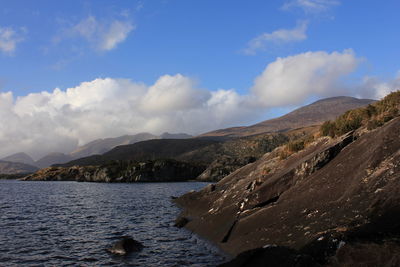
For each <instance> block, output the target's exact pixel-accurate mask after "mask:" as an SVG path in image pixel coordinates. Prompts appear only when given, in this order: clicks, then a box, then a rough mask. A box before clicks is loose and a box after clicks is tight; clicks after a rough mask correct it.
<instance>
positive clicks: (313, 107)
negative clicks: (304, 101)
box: [200, 96, 374, 137]
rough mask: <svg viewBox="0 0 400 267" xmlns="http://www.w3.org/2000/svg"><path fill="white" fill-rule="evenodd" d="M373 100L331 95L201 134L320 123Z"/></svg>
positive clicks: (255, 131)
mask: <svg viewBox="0 0 400 267" xmlns="http://www.w3.org/2000/svg"><path fill="white" fill-rule="evenodd" d="M373 102H374V100H371V99H358V98H354V97H348V96H339V97H331V98H326V99H322V100H319V101H316V102H314V103H312V104H310V105H307V106H304V107H301V108H299V109H296V110H294V111H292V112H290V113H288V114H286V115H284V116H282V117H279V118H276V119H272V120H266V121H263V122H260V123H257V124H254V125H251V126H247V127H233V128H227V129H221V130H217V131H212V132H208V133H204V134H202V135H200V136H230V137H238V136H249V135H255V134H261V133H267V132H280V131H288V130H291V129H296V128H301V127H307V126H311V125H319V124H322V123H323V122H325V121H327V120H332V119H334V118H336V117H337V116H339V115H341V114H343V113H344V112H346V111H347V110H350V109H355V108H358V107H362V106H366V105H368V104H371V103H373Z"/></svg>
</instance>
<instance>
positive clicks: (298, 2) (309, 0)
mask: <svg viewBox="0 0 400 267" xmlns="http://www.w3.org/2000/svg"><path fill="white" fill-rule="evenodd" d="M337 5H340V2H339V1H337V0H291V1H288V2H286V3H285V4H284V5H283V6H282V9H284V10H287V9H291V8H296V7H297V8H301V9H303V11H304V12H306V13H320V12H324V11H327V10H328V9H329V8H331V7H333V6H337Z"/></svg>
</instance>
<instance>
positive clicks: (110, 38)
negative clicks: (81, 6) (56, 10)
mask: <svg viewBox="0 0 400 267" xmlns="http://www.w3.org/2000/svg"><path fill="white" fill-rule="evenodd" d="M134 29H135V25H133V23H132V22H131V21H128V20H126V21H122V20H113V21H98V20H97V19H96V17H94V16H89V17H87V18H86V19H83V20H81V21H80V22H79V23H77V24H75V25H73V26H72V27H70V28H68V29H67V30H65V31H64V33H63V35H62V36H57V37H56V38H55V41H60V40H61V39H63V38H67V37H69V38H72V37H76V36H79V37H82V38H84V39H86V40H87V41H88V42H90V43H91V44H92V45H93V46H94V47H95V48H96V49H97V50H100V51H109V50H112V49H114V48H116V47H117V46H118V44H120V43H122V42H123V41H125V40H126V38H127V37H128V35H129V34H130V33H131V32H132V31H133V30H134Z"/></svg>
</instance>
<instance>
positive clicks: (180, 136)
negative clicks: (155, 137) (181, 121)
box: [160, 132, 193, 139]
mask: <svg viewBox="0 0 400 267" xmlns="http://www.w3.org/2000/svg"><path fill="white" fill-rule="evenodd" d="M192 137H193V136H192V135H190V134H185V133H176V134H174V133H168V132H165V133H163V134H161V135H160V138H161V139H187V138H192Z"/></svg>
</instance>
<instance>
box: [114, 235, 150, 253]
mask: <svg viewBox="0 0 400 267" xmlns="http://www.w3.org/2000/svg"><path fill="white" fill-rule="evenodd" d="M142 249H143V244H142V243H140V242H139V241H136V240H134V239H133V238H131V237H129V236H126V237H123V238H122V239H121V240H119V241H117V242H116V243H114V244H113V245H112V246H111V247H110V248H108V249H107V250H108V251H109V252H110V253H112V254H117V255H127V254H129V253H132V252H138V251H140V250H142Z"/></svg>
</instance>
